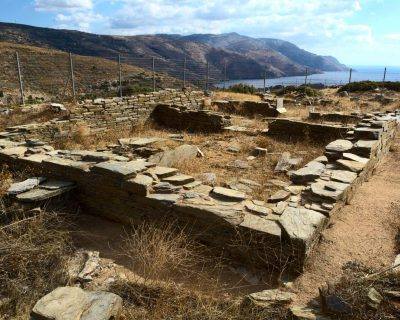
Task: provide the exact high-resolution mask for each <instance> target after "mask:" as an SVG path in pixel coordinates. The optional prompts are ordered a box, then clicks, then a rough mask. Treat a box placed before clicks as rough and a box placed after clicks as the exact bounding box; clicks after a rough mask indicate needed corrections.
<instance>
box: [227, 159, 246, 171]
mask: <svg viewBox="0 0 400 320" xmlns="http://www.w3.org/2000/svg"><path fill="white" fill-rule="evenodd" d="M228 167H231V168H236V169H250V168H251V165H249V164H248V163H247V162H246V161H243V160H239V159H237V160H235V161H233V162H232V163H231V164H230V165H228Z"/></svg>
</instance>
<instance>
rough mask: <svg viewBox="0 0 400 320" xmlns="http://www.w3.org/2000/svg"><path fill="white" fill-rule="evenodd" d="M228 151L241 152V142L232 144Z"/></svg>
mask: <svg viewBox="0 0 400 320" xmlns="http://www.w3.org/2000/svg"><path fill="white" fill-rule="evenodd" d="M227 151H228V152H232V153H239V152H240V145H239V144H232V145H230V146H229V147H228V149H227Z"/></svg>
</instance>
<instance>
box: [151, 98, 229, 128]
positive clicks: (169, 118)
mask: <svg viewBox="0 0 400 320" xmlns="http://www.w3.org/2000/svg"><path fill="white" fill-rule="evenodd" d="M152 118H153V120H154V121H155V122H156V123H158V124H160V125H162V126H165V127H168V128H173V129H177V130H187V131H191V132H221V131H223V130H224V128H225V127H227V126H230V125H231V121H230V117H229V116H226V115H223V114H221V113H216V112H212V111H209V110H192V109H188V108H184V107H183V108H182V107H179V106H176V105H167V104H160V105H157V107H156V108H155V109H154V111H153V113H152Z"/></svg>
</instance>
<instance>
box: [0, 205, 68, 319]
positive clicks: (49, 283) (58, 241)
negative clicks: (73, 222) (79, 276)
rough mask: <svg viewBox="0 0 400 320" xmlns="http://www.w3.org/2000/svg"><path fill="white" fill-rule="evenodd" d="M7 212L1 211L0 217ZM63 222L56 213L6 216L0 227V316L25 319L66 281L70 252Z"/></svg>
mask: <svg viewBox="0 0 400 320" xmlns="http://www.w3.org/2000/svg"><path fill="white" fill-rule="evenodd" d="M7 215H8V213H6V212H3V213H2V216H3V219H2V220H4V217H5V216H7ZM65 221H66V220H65V219H64V218H62V217H61V216H60V215H58V214H56V213H50V212H42V213H40V214H38V215H36V216H30V217H28V218H27V217H24V218H15V217H10V218H9V219H8V221H7V223H6V224H3V225H2V226H1V227H0V253H1V254H0V297H1V301H2V303H1V304H0V314H2V315H3V316H4V317H5V318H6V319H11V318H12V319H27V318H28V316H29V313H30V310H31V308H32V306H33V304H34V303H35V302H36V301H37V300H38V299H39V298H41V297H42V296H43V295H44V294H46V293H48V292H49V291H50V290H52V289H54V288H56V287H57V286H59V285H60V284H65V283H66V282H67V274H66V272H65V268H64V267H65V257H66V255H67V254H68V253H69V252H70V250H71V247H70V239H69V234H68V232H67V231H66V230H65Z"/></svg>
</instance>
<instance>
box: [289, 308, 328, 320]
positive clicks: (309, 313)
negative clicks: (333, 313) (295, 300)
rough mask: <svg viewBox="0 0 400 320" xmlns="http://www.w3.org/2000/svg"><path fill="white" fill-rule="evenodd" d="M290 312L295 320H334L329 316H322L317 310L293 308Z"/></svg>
mask: <svg viewBox="0 0 400 320" xmlns="http://www.w3.org/2000/svg"><path fill="white" fill-rule="evenodd" d="M289 310H290V316H291V317H292V319H293V320H334V319H332V318H330V317H328V316H324V315H322V314H321V313H320V312H319V311H317V310H314V309H311V308H307V307H301V306H292V307H290V309H289Z"/></svg>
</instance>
